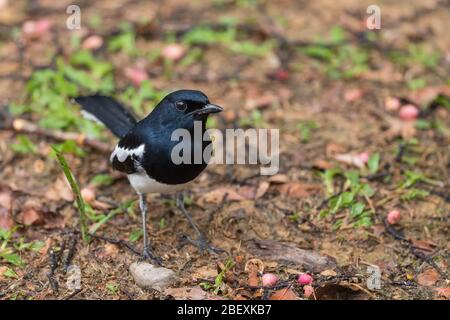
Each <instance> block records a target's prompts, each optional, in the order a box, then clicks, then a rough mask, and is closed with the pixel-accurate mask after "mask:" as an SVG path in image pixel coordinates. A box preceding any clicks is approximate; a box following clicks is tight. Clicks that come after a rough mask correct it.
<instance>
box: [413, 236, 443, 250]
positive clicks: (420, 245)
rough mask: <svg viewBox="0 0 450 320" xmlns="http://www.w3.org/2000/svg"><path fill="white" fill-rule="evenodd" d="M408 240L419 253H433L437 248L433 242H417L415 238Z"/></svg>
mask: <svg viewBox="0 0 450 320" xmlns="http://www.w3.org/2000/svg"><path fill="white" fill-rule="evenodd" d="M409 240H410V242H411V245H412V246H413V247H414V248H416V249H419V250H421V251H425V253H431V252H433V251H434V249H435V248H436V246H437V244H436V243H434V242H433V241H429V240H418V239H415V238H411V239H409Z"/></svg>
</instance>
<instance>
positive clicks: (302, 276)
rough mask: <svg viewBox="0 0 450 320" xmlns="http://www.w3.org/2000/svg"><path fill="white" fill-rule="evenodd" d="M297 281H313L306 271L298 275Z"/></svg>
mask: <svg viewBox="0 0 450 320" xmlns="http://www.w3.org/2000/svg"><path fill="white" fill-rule="evenodd" d="M297 281H298V283H299V284H300V285H302V286H303V285H305V284H311V283H312V282H313V277H311V276H310V275H309V274H307V273H302V274H300V275H299V276H298V280H297Z"/></svg>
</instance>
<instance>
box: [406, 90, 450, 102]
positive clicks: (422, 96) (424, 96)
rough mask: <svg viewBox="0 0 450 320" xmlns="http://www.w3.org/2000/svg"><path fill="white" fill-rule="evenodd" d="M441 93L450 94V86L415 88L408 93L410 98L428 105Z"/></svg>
mask: <svg viewBox="0 0 450 320" xmlns="http://www.w3.org/2000/svg"><path fill="white" fill-rule="evenodd" d="M440 94H442V95H446V96H450V86H428V87H425V88H422V89H418V90H414V91H411V92H410V93H409V94H408V99H410V100H412V101H414V103H415V104H417V105H419V106H420V105H427V104H429V103H430V102H431V101H433V100H434V99H435V98H436V97H437V96H438V95H440Z"/></svg>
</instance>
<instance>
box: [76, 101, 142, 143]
mask: <svg viewBox="0 0 450 320" xmlns="http://www.w3.org/2000/svg"><path fill="white" fill-rule="evenodd" d="M75 102H76V103H78V104H79V105H80V106H81V108H82V113H83V115H84V116H85V117H86V118H88V119H90V120H94V121H97V122H100V123H102V124H104V125H105V126H106V127H107V128H108V129H109V130H111V132H112V133H114V134H115V135H116V136H117V137H119V138H122V137H123V136H124V135H126V134H127V133H128V131H130V129H131V128H133V127H134V126H135V125H136V123H137V121H136V117H135V116H134V115H133V113H132V112H131V111H130V110H128V109H127V108H126V107H125V106H123V105H121V104H120V103H118V102H117V101H116V100H114V99H113V98H110V97H106V96H101V95H92V96H86V97H78V98H75Z"/></svg>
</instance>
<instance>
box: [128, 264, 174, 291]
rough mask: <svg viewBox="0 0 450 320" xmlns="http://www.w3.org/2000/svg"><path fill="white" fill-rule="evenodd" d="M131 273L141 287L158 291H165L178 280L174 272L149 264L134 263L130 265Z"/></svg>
mask: <svg viewBox="0 0 450 320" xmlns="http://www.w3.org/2000/svg"><path fill="white" fill-rule="evenodd" d="M130 273H131V276H132V277H133V279H134V281H135V282H136V284H137V285H138V286H139V287H141V288H143V289H154V290H158V291H163V290H164V289H166V288H167V287H168V286H170V285H171V284H173V283H174V282H175V281H176V280H177V279H178V277H177V275H176V274H175V272H174V271H173V270H170V269H167V268H163V267H158V266H155V265H152V264H150V263H148V262H133V263H132V264H131V265H130Z"/></svg>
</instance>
